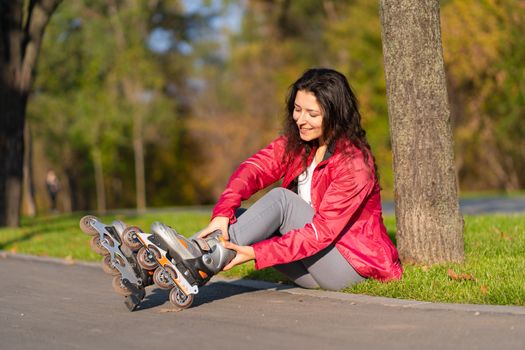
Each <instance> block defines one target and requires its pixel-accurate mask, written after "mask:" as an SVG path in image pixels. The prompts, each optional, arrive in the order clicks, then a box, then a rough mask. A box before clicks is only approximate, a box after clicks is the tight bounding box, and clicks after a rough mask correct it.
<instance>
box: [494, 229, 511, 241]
mask: <svg viewBox="0 0 525 350" xmlns="http://www.w3.org/2000/svg"><path fill="white" fill-rule="evenodd" d="M494 231H496V233H498V234H499V238H500V239H503V240H505V241H512V237H511V236H509V235H508V234H506V233H505V232H503V231H501V230H500V229H499V228H497V227H494Z"/></svg>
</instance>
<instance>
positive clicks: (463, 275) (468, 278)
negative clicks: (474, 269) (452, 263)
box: [447, 269, 476, 281]
mask: <svg viewBox="0 0 525 350" xmlns="http://www.w3.org/2000/svg"><path fill="white" fill-rule="evenodd" d="M447 274H448V277H450V278H452V279H453V280H455V281H475V280H476V279H475V278H474V276H472V275H471V274H467V273H461V274H457V273H456V272H455V271H454V270H452V269H448V272H447Z"/></svg>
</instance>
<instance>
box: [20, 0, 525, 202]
mask: <svg viewBox="0 0 525 350" xmlns="http://www.w3.org/2000/svg"><path fill="white" fill-rule="evenodd" d="M441 7H442V12H441V18H442V32H443V48H444V54H445V60H446V70H447V76H448V82H449V96H450V103H451V112H452V117H453V121H454V125H455V146H456V165H457V172H458V178H459V182H460V187H461V188H462V189H464V190H478V191H481V190H488V189H492V190H494V189H495V190H507V191H510V190H512V191H514V190H517V189H521V188H523V186H524V183H525V178H524V176H525V175H524V174H525V158H523V156H522V155H523V154H524V153H525V143H524V142H525V141H524V140H525V138H524V137H523V136H524V133H525V129H524V128H525V124H524V123H523V122H522V120H523V116H524V111H525V97H524V92H523V91H525V89H524V88H523V86H522V85H523V81H525V80H524V79H523V76H524V75H523V74H524V68H523V64H522V62H524V61H525V57H524V55H525V49H524V47H525V46H524V45H523V44H522V40H521V36H522V33H523V32H524V29H525V28H524V27H523V26H524V23H525V18H524V16H525V10H524V9H525V7H524V3H523V1H512V2H509V1H497V0H483V1H471V0H468V1H463V0H449V1H446V2H442V3H441ZM192 8H193V10H191V11H189V10H185V9H184V6H183V3H182V2H180V1H175V0H171V1H169V0H156V1H145V0H141V1H134V2H132V1H102V0H83V1H77V2H65V3H63V4H62V6H61V7H60V8H59V10H58V11H57V13H56V15H55V16H54V18H53V19H52V21H51V22H50V24H49V28H48V32H47V36H46V40H45V42H44V47H43V48H42V53H41V58H40V64H39V66H38V70H37V82H36V85H35V89H34V92H33V94H32V96H31V99H30V103H29V124H30V125H31V126H32V128H31V129H32V130H33V132H34V134H35V135H34V136H35V142H34V143H35V145H37V147H39V150H38V152H39V153H38V155H39V157H36V159H35V162H36V163H37V164H35V167H34V168H35V172H36V174H35V175H36V176H35V178H36V179H40V178H43V175H42V172H45V168H48V167H53V168H56V169H58V170H59V171H58V172H59V175H61V177H62V178H63V180H64V181H63V184H64V186H63V191H62V193H61V195H62V196H65V195H66V194H67V195H68V196H69V197H71V199H70V200H69V201H70V202H71V203H72V204H71V205H70V207H71V208H70V209H73V210H75V209H80V208H93V206H94V203H95V196H94V193H95V191H93V188H94V185H95V176H94V173H95V163H94V162H93V159H94V158H93V157H92V156H91V155H92V154H93V151H94V150H97V149H98V150H99V151H100V153H101V155H102V159H101V164H99V167H100V168H102V171H103V180H104V183H105V184H106V189H105V194H106V197H107V202H108V203H107V205H108V207H109V208H115V207H130V206H133V205H134V204H135V175H134V174H135V168H134V166H135V160H134V157H133V155H134V153H135V149H134V147H133V142H134V141H135V140H136V139H137V137H136V136H135V135H136V134H135V132H136V131H134V130H135V129H136V126H137V125H142V126H143V129H142V132H141V133H139V135H142V137H143V144H144V147H145V164H146V168H147V169H148V171H147V174H146V188H147V198H148V205H150V206H163V205H173V204H197V203H213V202H214V201H215V200H216V198H217V196H218V195H219V194H220V192H221V191H222V190H223V188H224V184H225V183H226V181H227V179H228V177H229V175H230V174H231V172H232V171H233V170H234V169H235V167H236V166H237V165H238V164H239V163H240V162H241V161H242V160H244V159H245V158H246V157H247V156H249V155H250V154H252V153H253V152H255V151H256V150H257V149H258V148H260V147H262V146H264V145H266V144H267V143H268V142H269V141H271V139H273V138H274V137H275V136H276V135H277V134H278V133H279V131H280V129H281V120H282V116H283V113H284V99H285V96H286V93H287V89H288V86H289V85H290V84H291V83H292V82H293V81H294V80H295V79H296V78H297V77H298V76H299V75H300V74H301V73H302V72H303V71H304V70H305V69H307V68H309V67H311V66H330V67H333V68H336V69H338V70H340V71H342V72H343V73H345V74H346V75H347V76H348V78H349V81H350V83H351V85H352V86H353V88H354V89H355V92H356V94H357V96H358V98H359V101H360V107H361V112H362V115H363V124H364V126H365V129H366V130H367V137H368V139H369V142H370V144H371V146H372V149H373V152H374V155H375V157H376V161H377V163H378V166H379V170H380V175H381V184H382V187H383V189H384V192H385V195H386V196H391V193H392V188H393V176H392V167H391V162H392V159H391V157H392V155H391V150H390V139H389V130H388V117H387V108H386V97H385V81H384V73H383V63H382V52H381V36H380V24H379V15H378V3H377V2H370V1H365V0H353V1H335V0H322V1H321V0H308V1H283V0H279V1H249V2H246V1H239V0H227V1H226V0H224V1H219V2H209V1H201V2H198V3H195V4H193V3H192ZM235 14H236V15H235ZM235 16H238V20H239V21H240V27H239V28H236V27H234V26H231V25H228V24H227V23H228V21H229V20H230V19H231V18H233V17H235ZM225 23H226V24H225ZM119 28H120V29H119ZM158 36H160V37H163V38H164V39H163V40H156V41H155V40H153V39H152V38H157V37H158ZM155 42H157V44H155V45H154V44H153V43H155ZM161 44H162V45H161ZM159 45H160V46H159ZM126 86H127V87H128V89H127V88H126ZM130 86H131V87H132V90H133V91H135V92H136V93H129V87H130ZM126 91H128V92H126ZM37 190H38V193H42V192H43V189H42V187H40V188H39V187H38V186H37ZM39 203H43V201H42V199H40V200H39ZM41 206H42V205H41Z"/></svg>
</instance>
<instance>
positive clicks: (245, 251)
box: [222, 241, 255, 271]
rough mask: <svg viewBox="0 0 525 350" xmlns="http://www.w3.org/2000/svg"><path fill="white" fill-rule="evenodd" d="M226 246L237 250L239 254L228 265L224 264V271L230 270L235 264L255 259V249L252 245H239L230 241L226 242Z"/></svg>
mask: <svg viewBox="0 0 525 350" xmlns="http://www.w3.org/2000/svg"><path fill="white" fill-rule="evenodd" d="M224 246H225V247H226V248H228V249H232V250H235V251H236V252H237V254H236V255H235V258H233V259H232V261H230V263H229V264H228V265H226V266H224V268H223V269H222V270H223V271H226V270H229V269H231V268H232V267H234V266H237V265H240V264H242V263H245V262H247V261H250V260H253V259H255V251H254V250H253V248H252V247H251V246H243V245H237V244H234V243H232V242H228V241H226V242H224Z"/></svg>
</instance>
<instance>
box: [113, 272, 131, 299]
mask: <svg viewBox="0 0 525 350" xmlns="http://www.w3.org/2000/svg"><path fill="white" fill-rule="evenodd" d="M112 286H113V290H115V292H117V294H120V295H123V296H128V295H131V291H130V290H129V289H127V288H126V287H125V286H124V285H123V284H122V278H120V276H115V277H114V278H113V282H112Z"/></svg>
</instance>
